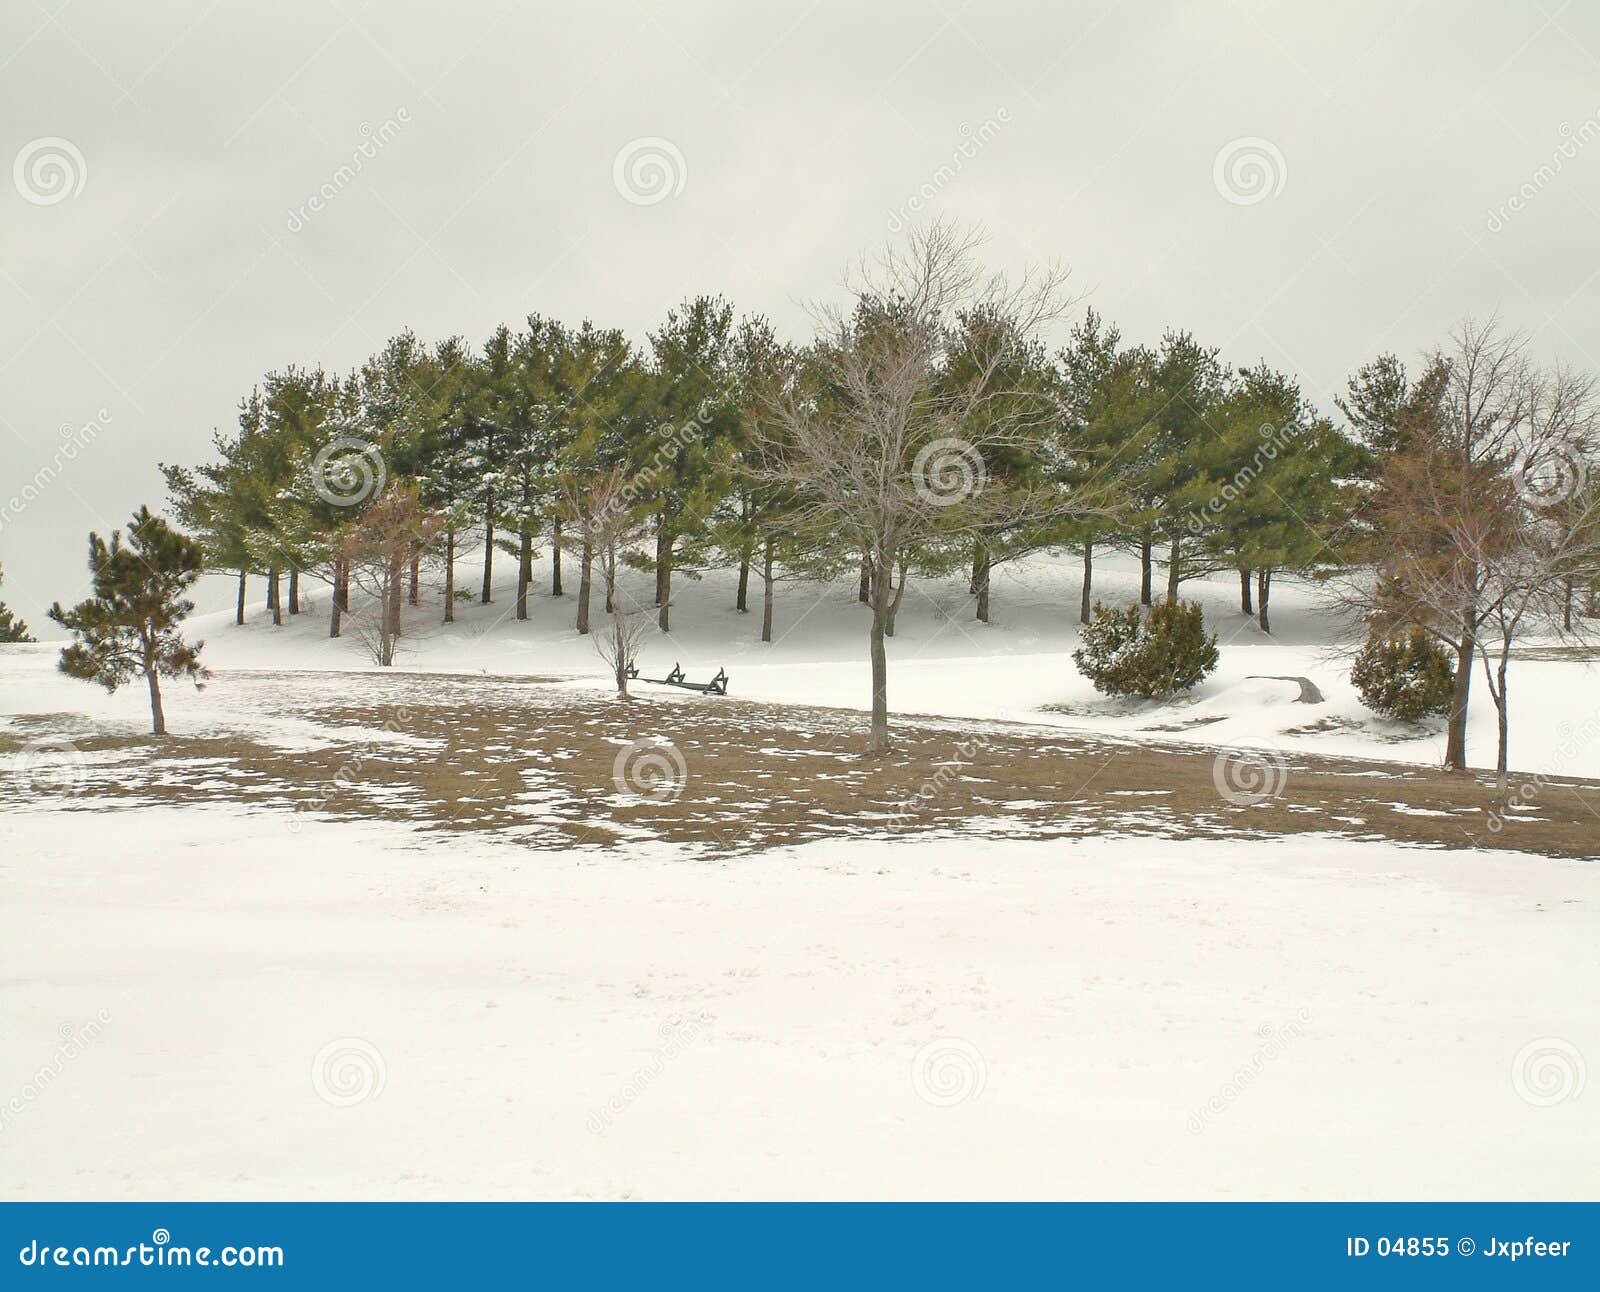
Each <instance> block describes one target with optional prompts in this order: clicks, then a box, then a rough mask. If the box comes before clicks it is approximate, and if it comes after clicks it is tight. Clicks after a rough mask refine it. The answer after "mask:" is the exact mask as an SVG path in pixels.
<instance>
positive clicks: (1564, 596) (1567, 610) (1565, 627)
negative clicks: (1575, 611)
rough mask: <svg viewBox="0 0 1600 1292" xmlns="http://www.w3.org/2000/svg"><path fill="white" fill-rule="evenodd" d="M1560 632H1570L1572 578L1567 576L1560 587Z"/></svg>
mask: <svg viewBox="0 0 1600 1292" xmlns="http://www.w3.org/2000/svg"><path fill="white" fill-rule="evenodd" d="M1561 631H1562V632H1566V633H1570V632H1571V631H1572V576H1571V575H1570V574H1569V575H1568V576H1567V578H1566V582H1564V583H1563V584H1562V585H1561Z"/></svg>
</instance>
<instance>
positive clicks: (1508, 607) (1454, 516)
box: [1366, 320, 1600, 786]
mask: <svg viewBox="0 0 1600 1292" xmlns="http://www.w3.org/2000/svg"><path fill="white" fill-rule="evenodd" d="M1524 351H1525V342H1524V339H1523V338H1522V337H1520V336H1517V335H1513V334H1508V333H1505V332H1503V331H1501V330H1500V329H1499V327H1498V326H1497V325H1496V324H1495V323H1494V322H1493V321H1492V320H1491V321H1490V322H1489V323H1487V324H1474V323H1468V324H1466V325H1464V326H1463V327H1462V328H1461V329H1460V330H1459V331H1458V332H1457V333H1456V335H1455V336H1454V338H1453V347H1452V350H1451V351H1450V352H1449V353H1448V354H1447V355H1446V356H1445V358H1446V360H1447V362H1448V367H1449V378H1448V381H1447V382H1446V385H1445V392H1444V398H1443V401H1442V404H1441V414H1442V416H1441V417H1440V419H1439V421H1438V423H1437V425H1436V426H1434V427H1433V428H1431V429H1430V430H1429V431H1428V432H1427V433H1425V434H1419V435H1416V436H1414V437H1413V439H1412V441H1411V442H1410V443H1409V444H1408V445H1407V446H1406V447H1405V448H1403V449H1401V450H1399V451H1398V452H1396V453H1395V454H1393V456H1392V457H1391V458H1390V460H1389V462H1388V464H1387V466H1386V469H1385V471H1384V474H1383V477H1382V481H1381V484H1380V488H1379V494H1378V497H1377V499H1376V500H1375V502H1374V504H1373V506H1372V509H1371V518H1372V521H1373V536H1374V539H1375V542H1376V544H1377V551H1378V552H1379V553H1380V554H1381V557H1380V559H1379V561H1378V563H1377V567H1376V574H1375V577H1374V579H1373V580H1372V581H1371V582H1370V584H1369V585H1368V591H1367V594H1366V595H1367V597H1368V605H1367V609H1368V611H1369V616H1368V617H1369V618H1371V619H1372V620H1373V621H1374V622H1376V623H1379V624H1388V625H1398V624H1401V623H1407V624H1415V625H1418V626H1420V627H1422V628H1424V629H1425V630H1426V631H1428V632H1429V633H1431V634H1433V635H1434V636H1435V637H1437V638H1438V639H1439V640H1440V641H1441V642H1442V643H1444V644H1445V645H1447V646H1448V647H1449V648H1450V649H1451V650H1452V651H1453V652H1454V653H1455V657H1456V673H1455V693H1454V696H1453V699H1452V704H1451V714H1450V721H1449V726H1448V736H1447V741H1446V751H1445V766H1446V767H1448V768H1451V769H1453V770H1458V771H1459V770H1465V768H1466V766H1467V712H1468V706H1469V703H1470V699H1471V686H1472V674H1473V670H1474V668H1475V667H1476V666H1477V665H1478V664H1479V663H1481V664H1482V667H1483V670H1484V676H1485V679H1486V684H1487V686H1488V689H1489V695H1490V698H1491V699H1492V700H1493V702H1494V705H1495V709H1496V712H1497V717H1498V727H1499V741H1498V753H1497V758H1496V767H1497V769H1498V772H1499V774H1500V778H1501V783H1502V786H1503V784H1504V777H1505V774H1506V771H1507V765H1508V738H1509V731H1510V707H1509V695H1508V668H1509V664H1510V660H1511V655H1512V651H1513V647H1514V646H1515V645H1516V644H1517V642H1519V641H1521V640H1523V639H1524V638H1526V637H1527V636H1528V635H1530V634H1532V633H1534V632H1538V631H1547V632H1553V633H1560V632H1566V631H1582V630H1583V629H1584V627H1585V624H1584V622H1583V621H1582V620H1581V619H1580V620H1574V619H1573V618H1572V616H1571V614H1570V611H1569V609H1568V602H1569V596H1570V589H1571V588H1572V586H1573V585H1574V584H1575V583H1576V582H1578V581H1579V580H1583V579H1587V578H1589V577H1592V575H1593V571H1594V569H1595V566H1596V563H1597V561H1600V511H1597V507H1600V501H1597V498H1596V493H1595V490H1594V489H1593V487H1592V485H1591V482H1589V480H1588V475H1589V473H1590V471H1591V470H1592V464H1593V462H1594V456H1595V449H1596V405H1595V387H1594V381H1593V379H1592V378H1590V377H1587V376H1582V375H1579V374H1575V373H1573V372H1572V371H1570V370H1568V369H1565V368H1554V369H1543V368H1540V367H1538V366H1536V365H1535V364H1533V363H1531V362H1530V361H1529V360H1528V359H1527V357H1526V355H1525V353H1524Z"/></svg>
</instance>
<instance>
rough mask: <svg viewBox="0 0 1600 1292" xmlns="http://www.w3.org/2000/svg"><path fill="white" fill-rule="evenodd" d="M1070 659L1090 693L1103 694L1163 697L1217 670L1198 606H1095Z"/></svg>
mask: <svg viewBox="0 0 1600 1292" xmlns="http://www.w3.org/2000/svg"><path fill="white" fill-rule="evenodd" d="M1081 640H1082V645H1081V646H1079V648H1078V649H1077V650H1076V651H1074V652H1073V654H1072V658H1073V660H1074V662H1075V663H1076V664H1077V665H1078V668H1079V669H1081V670H1082V672H1083V674H1084V676H1085V677H1087V678H1088V679H1089V680H1090V681H1091V682H1093V683H1094V687H1095V690H1097V691H1101V692H1103V693H1105V694H1106V695H1138V696H1144V697H1145V698H1147V699H1151V698H1156V699H1166V698H1167V697H1169V696H1173V695H1176V694H1177V693H1178V692H1180V691H1187V690H1189V689H1190V688H1191V687H1193V686H1197V685H1199V684H1200V682H1201V681H1203V680H1204V679H1205V677H1206V675H1207V674H1209V673H1210V672H1211V671H1212V670H1213V669H1214V668H1216V666H1217V637H1216V634H1215V633H1212V634H1210V635H1209V636H1208V635H1207V633H1206V629H1205V620H1204V618H1203V617H1202V615H1201V613H1200V607H1199V606H1198V605H1195V604H1194V603H1193V602H1187V601H1186V602H1170V603H1165V604H1158V605H1155V606H1152V607H1151V608H1150V612H1149V614H1148V615H1145V614H1144V613H1142V612H1141V611H1140V609H1139V607H1138V606H1129V607H1128V608H1127V609H1125V610H1113V609H1109V608H1108V607H1106V606H1102V605H1099V604H1096V605H1095V608H1094V618H1093V619H1092V620H1090V621H1089V623H1088V625H1087V626H1086V627H1085V628H1084V630H1083V636H1082V639H1081Z"/></svg>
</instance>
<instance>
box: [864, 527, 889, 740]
mask: <svg viewBox="0 0 1600 1292" xmlns="http://www.w3.org/2000/svg"><path fill="white" fill-rule="evenodd" d="M893 572H894V571H893V569H892V568H891V567H890V565H889V562H888V560H887V559H885V560H881V561H879V562H877V563H876V565H875V568H874V569H873V572H872V601H871V605H872V628H871V631H870V633H869V635H868V643H869V648H870V651H869V653H870V654H871V657H872V735H871V739H870V742H869V748H870V749H871V751H872V752H873V753H875V754H882V753H887V752H888V750H889V655H888V652H887V650H886V649H885V648H884V638H885V637H886V636H887V635H888V634H887V632H886V630H887V628H888V625H889V585H890V582H891V576H892V574H893Z"/></svg>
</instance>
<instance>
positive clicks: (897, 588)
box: [884, 556, 907, 637]
mask: <svg viewBox="0 0 1600 1292" xmlns="http://www.w3.org/2000/svg"><path fill="white" fill-rule="evenodd" d="M906 560H907V558H906V557H904V556H902V557H901V558H900V564H899V572H900V577H899V578H898V579H897V580H896V581H895V585H894V600H893V601H891V602H890V603H889V622H888V623H887V624H885V625H884V635H885V636H886V637H893V636H894V626H895V621H896V620H897V619H899V618H900V603H901V602H902V601H903V600H905V595H906Z"/></svg>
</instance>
